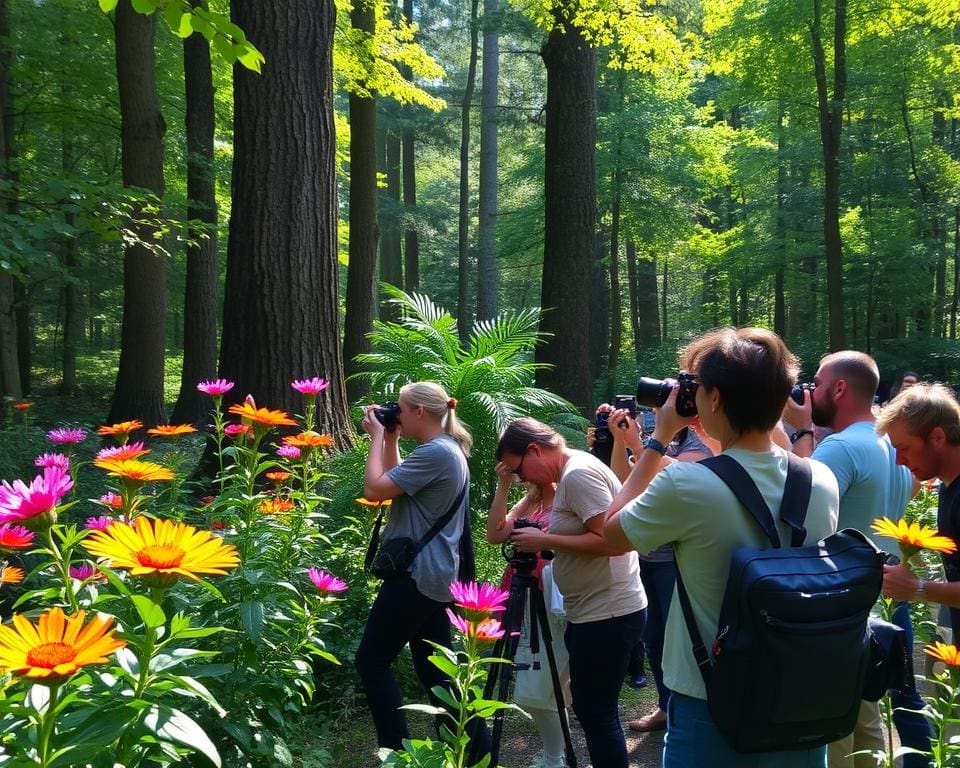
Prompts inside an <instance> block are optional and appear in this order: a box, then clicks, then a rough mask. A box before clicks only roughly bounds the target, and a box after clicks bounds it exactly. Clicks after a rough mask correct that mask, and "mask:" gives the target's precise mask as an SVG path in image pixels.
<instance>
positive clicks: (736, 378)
mask: <svg viewBox="0 0 960 768" xmlns="http://www.w3.org/2000/svg"><path fill="white" fill-rule="evenodd" d="M680 364H681V368H683V369H684V370H685V371H687V372H689V373H692V374H694V375H696V377H697V378H698V379H699V381H700V385H701V386H704V387H706V388H707V389H708V390H710V391H712V390H714V389H718V390H720V396H721V397H722V398H723V411H724V413H725V414H726V417H727V420H728V421H729V422H730V426H731V427H733V429H734V430H736V431H737V432H739V433H741V434H742V433H744V432H750V431H769V430H771V429H773V427H774V426H776V424H777V422H778V421H779V420H780V416H781V414H782V413H783V406H784V404H785V403H786V402H787V397H788V396H789V395H790V389H791V388H792V387H793V385H794V384H795V383H796V380H797V376H798V375H799V373H800V366H799V364H798V362H797V358H796V357H795V356H794V355H793V353H792V352H791V351H790V350H789V349H787V345H786V344H784V343H783V339H781V338H780V337H779V336H777V334H775V333H773V331H768V330H766V329H765V328H739V329H734V328H720V329H718V330H715V331H710V332H709V333H706V334H704V335H703V336H701V337H699V338H697V339H694V340H693V341H692V342H690V344H688V345H687V347H686V349H684V350H683V352H682V354H681V356H680Z"/></svg>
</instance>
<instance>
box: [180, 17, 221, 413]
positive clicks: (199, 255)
mask: <svg viewBox="0 0 960 768" xmlns="http://www.w3.org/2000/svg"><path fill="white" fill-rule="evenodd" d="M183 72H184V83H185V86H186V104H187V117H186V127H187V197H188V198H189V202H188V204H187V218H188V219H189V220H191V221H193V220H197V221H200V222H202V224H201V225H200V226H198V227H197V228H195V229H192V230H191V232H190V236H191V240H192V242H191V243H190V244H188V245H187V275H186V289H185V292H184V301H183V318H184V319H183V372H182V373H181V379H180V394H179V396H178V397H177V403H176V405H175V406H174V408H173V416H172V421H173V422H174V423H175V424H185V423H191V424H200V423H203V421H204V419H205V418H206V417H207V415H208V414H209V412H210V399H209V398H208V397H207V396H206V395H204V394H203V393H202V392H198V391H197V382H199V381H205V380H208V379H210V378H212V377H213V376H214V375H215V374H216V372H217V272H218V270H217V195H216V184H215V181H216V178H215V175H214V165H213V138H214V130H215V112H214V105H213V75H212V70H211V65H210V46H209V44H208V43H207V39H206V38H205V37H204V36H203V35H198V34H194V35H191V36H190V37H188V38H187V39H186V40H184V41H183Z"/></svg>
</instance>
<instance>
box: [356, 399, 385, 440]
mask: <svg viewBox="0 0 960 768" xmlns="http://www.w3.org/2000/svg"><path fill="white" fill-rule="evenodd" d="M379 407H380V406H379V405H378V404H377V403H373V404H372V405H368V406H367V411H366V413H364V415H363V421H361V422H360V426H361V427H363V430H364V432H366V433H367V434H368V435H370V439H371V440H382V439H383V435H384V429H383V424H381V423H380V419H378V418H377V414H376V410H377V408H379Z"/></svg>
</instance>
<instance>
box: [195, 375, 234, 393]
mask: <svg viewBox="0 0 960 768" xmlns="http://www.w3.org/2000/svg"><path fill="white" fill-rule="evenodd" d="M234 386H235V385H234V383H233V382H232V381H227V380H226V379H214V380H213V381H201V382H200V383H199V384H197V389H198V390H200V391H201V392H203V393H204V394H205V395H210V396H211V397H223V395H225V394H226V393H227V392H229V391H230V390H231V389H233V388H234Z"/></svg>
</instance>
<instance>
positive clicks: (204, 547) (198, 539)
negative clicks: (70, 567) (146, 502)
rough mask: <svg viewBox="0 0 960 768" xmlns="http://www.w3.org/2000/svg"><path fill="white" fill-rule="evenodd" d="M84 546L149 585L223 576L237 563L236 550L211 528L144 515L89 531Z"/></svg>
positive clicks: (166, 584) (164, 584) (111, 565)
mask: <svg viewBox="0 0 960 768" xmlns="http://www.w3.org/2000/svg"><path fill="white" fill-rule="evenodd" d="M83 546H84V547H86V548H87V551H88V552H90V554H92V555H95V556H97V557H102V558H104V559H105V560H106V562H107V565H109V566H110V567H112V568H124V569H126V570H128V571H130V575H131V576H142V577H144V581H145V582H146V583H147V584H148V585H149V586H151V587H170V586H173V584H174V583H175V582H176V581H177V579H178V578H179V577H180V576H185V577H186V578H188V579H190V580H191V581H199V580H200V577H199V576H198V575H197V574H215V575H219V576H222V575H224V574H226V573H227V571H228V570H229V569H231V568H235V567H236V566H237V565H238V564H239V562H240V558H239V557H238V556H237V548H236V547H234V546H233V545H232V544H224V543H223V541H222V540H221V539H218V538H217V537H216V536H214V535H213V534H211V533H210V531H198V530H197V529H196V528H194V527H193V526H192V525H186V524H184V523H175V522H174V521H172V520H151V519H149V518H146V517H138V518H137V519H136V521H135V522H134V525H133V526H130V525H127V524H126V523H114V524H113V525H111V526H110V527H109V528H107V529H106V530H105V531H93V532H92V533H91V534H90V535H89V536H88V537H87V538H86V539H84V540H83Z"/></svg>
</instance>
